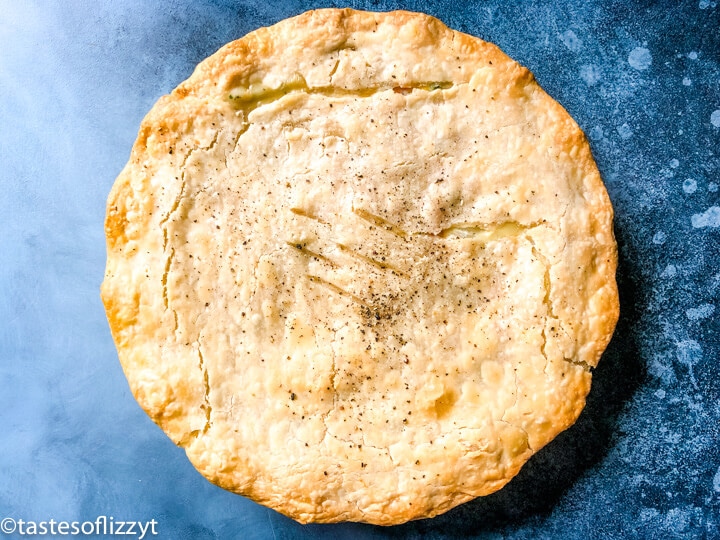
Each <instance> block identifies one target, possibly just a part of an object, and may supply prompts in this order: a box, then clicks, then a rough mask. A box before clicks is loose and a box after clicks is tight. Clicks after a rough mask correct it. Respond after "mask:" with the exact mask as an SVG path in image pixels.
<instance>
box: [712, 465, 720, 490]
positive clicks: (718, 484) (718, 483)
mask: <svg viewBox="0 0 720 540" xmlns="http://www.w3.org/2000/svg"><path fill="white" fill-rule="evenodd" d="M713 489H714V490H715V491H717V492H718V493H720V467H718V470H717V472H716V473H715V478H713Z"/></svg>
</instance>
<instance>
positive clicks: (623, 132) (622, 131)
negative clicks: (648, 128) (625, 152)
mask: <svg viewBox="0 0 720 540" xmlns="http://www.w3.org/2000/svg"><path fill="white" fill-rule="evenodd" d="M617 132H618V135H620V138H621V139H622V140H624V141H625V140H627V139H629V138H630V137H632V136H633V130H632V129H630V126H628V125H627V124H623V125H622V126H620V127H619V128H617Z"/></svg>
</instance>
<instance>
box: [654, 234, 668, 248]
mask: <svg viewBox="0 0 720 540" xmlns="http://www.w3.org/2000/svg"><path fill="white" fill-rule="evenodd" d="M666 240H667V235H666V234H665V233H664V232H662V231H658V232H656V233H655V236H653V244H658V245H660V246H661V245H663V244H664V243H665V241H666Z"/></svg>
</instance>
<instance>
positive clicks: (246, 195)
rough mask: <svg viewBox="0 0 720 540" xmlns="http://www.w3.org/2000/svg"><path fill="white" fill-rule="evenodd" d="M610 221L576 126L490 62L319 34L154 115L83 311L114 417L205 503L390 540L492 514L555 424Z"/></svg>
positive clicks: (376, 29)
mask: <svg viewBox="0 0 720 540" xmlns="http://www.w3.org/2000/svg"><path fill="white" fill-rule="evenodd" d="M612 219H613V215H612V207H611V205H610V201H609V199H608V197H607V193H606V191H605V189H604V186H603V184H602V181H601V179H600V176H599V173H598V171H597V167H596V166H595V164H594V162H593V160H592V156H591V153H590V150H589V147H588V144H587V141H586V140H585V138H584V136H583V134H582V132H581V131H580V129H579V128H578V127H577V125H576V124H575V123H574V122H573V121H572V119H571V118H570V117H569V116H568V114H567V113H566V112H565V111H564V110H563V109H562V107H561V106H560V105H558V104H557V103H556V102H554V101H553V100H552V99H551V98H550V97H548V96H547V94H545V92H543V91H542V89H540V87H539V86H538V85H537V83H536V82H535V80H534V79H533V77H532V75H531V74H530V72H529V71H528V70H526V69H525V68H523V67H522V66H519V65H518V64H517V63H515V62H514V61H512V60H511V59H510V58H508V57H507V56H505V55H504V54H503V53H502V52H501V51H500V50H499V49H497V47H495V46H494V45H491V44H489V43H486V42H484V41H482V40H480V39H478V38H474V37H471V36H467V35H464V34H461V33H458V32H454V31H452V30H450V29H448V28H447V27H445V26H444V25H443V24H442V23H440V22H439V21H437V20H436V19H433V18H432V17H428V16H426V15H422V14H415V13H408V12H392V13H385V14H379V13H367V12H358V11H353V10H350V9H344V10H336V9H328V10H317V11H313V12H308V13H306V14H304V15H301V16H299V17H297V18H294V19H290V20H288V21H284V22H281V23H279V24H277V25H276V26H273V27H271V28H268V29H260V30H257V31H256V32H253V33H251V34H249V35H248V36H245V37H244V38H242V39H240V40H238V41H235V42H233V43H230V44H228V45H227V46H225V47H223V48H222V49H221V50H220V51H219V52H218V53H216V54H215V55H213V56H212V57H210V58H209V59H207V60H206V61H204V62H202V63H201V64H200V65H199V66H198V68H197V69H196V70H195V72H194V73H193V75H192V76H191V77H190V78H189V79H188V80H187V81H185V82H184V83H182V84H181V85H180V86H179V87H178V88H176V89H175V90H174V91H173V92H172V93H171V94H170V95H169V96H165V97H163V98H161V99H160V100H159V102H158V103H157V104H156V105H155V107H153V109H152V111H151V112H150V113H149V114H148V116H147V117H146V118H145V120H144V121H143V123H142V125H141V128H140V133H139V135H138V139H137V141H136V143H135V145H134V147H133V150H132V153H131V156H130V160H129V161H128V164H127V165H126V167H125V168H124V169H123V171H122V173H121V174H120V175H119V177H118V179H117V181H116V183H115V185H114V186H113V190H112V192H111V194H110V197H109V200H108V207H107V218H106V235H107V247H108V262H107V269H106V274H105V280H104V282H103V285H102V298H103V302H104V303H105V307H106V311H107V315H108V320H109V323H110V328H111V330H112V333H113V338H114V340H115V343H116V345H117V349H118V356H119V359H120V362H121V364H122V366H123V369H124V371H125V374H126V376H127V378H128V383H129V385H130V388H131V390H132V392H133V395H134V396H135V398H136V399H137V401H138V403H139V404H140V405H141V406H142V407H143V408H144V410H145V411H146V412H147V413H148V415H149V416H150V417H151V418H152V419H153V420H154V421H155V422H156V423H157V424H158V425H159V426H160V427H161V428H162V429H163V430H164V431H165V432H166V433H167V434H168V436H169V437H170V438H171V439H172V440H173V441H174V442H175V443H176V444H178V445H180V446H182V447H183V448H184V450H185V451H186V453H187V456H188V458H189V459H190V460H191V462H192V463H193V465H194V466H195V467H196V468H197V469H198V470H199V471H200V472H201V473H202V474H203V475H205V476H206V477H207V478H208V479H210V480H211V481H212V482H214V483H216V484H218V485H220V486H222V487H223V488H225V489H228V490H232V491H234V492H236V493H239V494H241V495H244V496H247V497H250V498H252V499H253V500H255V501H257V502H259V503H261V504H265V505H267V506H269V507H271V508H274V509H276V510H278V511H280V512H282V513H284V514H286V515H288V516H291V517H293V518H294V519H296V520H298V521H301V522H335V521H343V520H352V521H365V522H369V523H376V524H383V525H390V524H395V523H402V522H404V521H407V520H410V519H418V518H424V517H432V516H434V515H438V514H440V513H442V512H445V511H447V510H449V509H451V508H453V507H454V506H457V505H458V504H461V503H463V502H465V501H467V500H470V499H472V498H474V497H478V496H483V495H487V494H489V493H492V492H494V491H497V490H498V489H500V488H502V487H503V486H504V485H505V484H506V483H507V482H509V481H510V480H511V479H512V478H513V477H514V476H515V475H516V474H517V472H518V471H519V470H520V468H521V467H522V466H523V464H524V463H525V462H526V461H527V460H528V459H529V458H530V457H531V456H532V455H533V454H534V453H535V452H538V451H541V449H542V447H543V446H544V445H545V444H547V443H548V442H549V441H550V440H552V438H553V437H555V436H556V435H557V434H558V433H560V432H561V431H562V430H564V429H566V428H568V427H569V426H570V425H572V423H573V422H574V421H575V419H576V418H577V417H578V415H579V414H580V412H581V410H582V408H583V406H584V403H585V396H586V395H587V393H588V392H589V390H590V383H591V377H592V369H593V368H594V367H595V366H596V365H597V362H598V361H599V359H600V356H601V354H602V352H603V350H604V348H605V346H606V345H607V343H608V341H609V339H610V336H611V335H612V331H613V328H614V325H615V321H616V320H617V314H618V299H617V289H616V285H615V280H614V272H615V267H616V263H617V256H616V245H615V240H614V238H613V233H612Z"/></svg>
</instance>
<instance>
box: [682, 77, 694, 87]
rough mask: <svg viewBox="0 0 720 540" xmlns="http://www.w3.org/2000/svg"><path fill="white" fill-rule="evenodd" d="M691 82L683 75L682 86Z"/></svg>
mask: <svg viewBox="0 0 720 540" xmlns="http://www.w3.org/2000/svg"><path fill="white" fill-rule="evenodd" d="M691 84H692V81H691V80H690V79H688V78H687V77H683V85H684V86H690V85H691Z"/></svg>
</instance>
